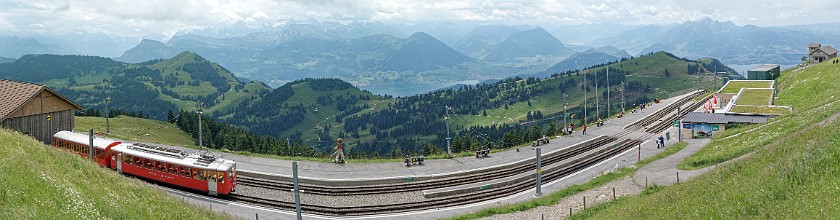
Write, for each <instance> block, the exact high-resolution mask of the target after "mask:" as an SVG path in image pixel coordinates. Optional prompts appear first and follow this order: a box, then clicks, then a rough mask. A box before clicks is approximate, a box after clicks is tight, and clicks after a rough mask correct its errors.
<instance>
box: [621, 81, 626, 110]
mask: <svg viewBox="0 0 840 220" xmlns="http://www.w3.org/2000/svg"><path fill="white" fill-rule="evenodd" d="M624 90H625V88H624V81H621V112H624V110H625V108H624Z"/></svg>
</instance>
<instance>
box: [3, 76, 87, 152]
mask: <svg viewBox="0 0 840 220" xmlns="http://www.w3.org/2000/svg"><path fill="white" fill-rule="evenodd" d="M81 109H82V108H81V107H79V105H77V104H76V103H73V102H72V101H70V100H68V99H67V98H64V97H63V96H61V95H59V94H58V93H56V92H55V91H53V90H52V89H50V88H49V87H47V86H44V85H38V84H32V83H25V82H16V81H11V80H4V79H0V127H4V128H8V129H12V130H16V131H18V132H21V133H24V134H27V135H30V136H32V137H34V138H35V139H38V140H39V141H41V142H44V143H47V144H51V143H52V135H53V134H55V133H56V132H58V131H62V130H67V131H72V130H73V128H74V127H75V125H76V123H75V117H74V116H75V114H76V111H77V110H81Z"/></svg>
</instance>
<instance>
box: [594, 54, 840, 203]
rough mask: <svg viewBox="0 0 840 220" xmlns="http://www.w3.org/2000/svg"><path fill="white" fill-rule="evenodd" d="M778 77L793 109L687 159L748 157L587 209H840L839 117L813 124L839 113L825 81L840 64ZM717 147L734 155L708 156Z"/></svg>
mask: <svg viewBox="0 0 840 220" xmlns="http://www.w3.org/2000/svg"><path fill="white" fill-rule="evenodd" d="M828 63H830V62H828ZM782 75H783V76H782V77H781V78H780V79H779V80H780V83H781V84H780V85H781V88H782V90H781V94H780V98H779V99H778V100H777V103H778V104H780V105H790V106H794V108H796V109H797V111H796V112H794V113H792V114H791V115H788V116H783V117H782V118H780V119H778V120H779V121H778V122H777V123H775V124H772V125H767V126H764V127H762V128H760V129H758V130H756V131H753V132H748V133H742V134H740V135H739V136H737V137H732V138H729V139H726V140H725V141H720V140H714V141H713V142H712V144H711V145H709V146H707V147H706V148H704V149H703V150H701V152H698V153H697V154H696V155H694V156H692V158H695V157H700V158H708V159H713V158H720V159H726V158H732V157H735V156H738V155H742V154H744V153H746V152H750V151H753V150H754V151H755V153H754V154H753V155H751V156H750V157H748V158H746V159H744V160H741V161H736V162H733V163H732V164H729V165H726V166H723V167H721V168H719V169H716V170H714V171H712V172H710V173H708V174H705V175H703V176H701V177H699V178H696V179H695V180H692V181H688V182H684V183H681V184H677V185H675V186H672V187H667V188H665V189H662V190H661V191H659V192H655V193H651V194H648V195H642V196H636V197H631V198H628V199H625V200H621V201H618V202H615V203H614V204H611V205H609V207H605V208H603V209H602V210H601V211H599V212H596V213H589V214H593V215H595V216H594V218H597V219H651V218H656V219H684V218H686V217H689V218H697V219H709V218H715V219H720V218H728V219H748V218H778V219H825V218H827V217H830V216H834V214H836V213H840V200H837V199H836V198H838V197H840V190H837V189H840V176H838V175H837V172H838V171H840V169H838V165H837V163H836V162H837V161H840V142H838V140H840V121H834V122H832V123H829V124H827V125H826V126H825V127H817V126H814V124H815V123H816V122H820V121H822V120H824V119H825V118H828V117H830V116H831V115H834V114H835V113H837V112H840V102H838V101H839V100H840V97H836V94H840V93H838V92H840V83H836V81H833V80H830V79H832V78H836V77H837V76H838V75H840V67H838V66H837V65H829V64H821V65H814V66H812V67H810V68H809V69H807V70H806V71H802V72H785V73H783V74H782ZM816 88H820V89H816ZM827 103H828V104H827ZM741 145H749V146H748V147H746V148H748V149H744V148H745V147H743V146H741ZM711 148H715V149H711ZM709 149H711V150H709ZM721 151H727V152H740V153H737V154H728V153H724V155H719V156H712V157H709V155H712V154H714V152H721ZM698 155H700V156H698ZM689 159H691V158H689ZM720 161H723V160H713V162H715V163H716V162H720ZM709 164H711V163H709ZM582 217H587V216H582Z"/></svg>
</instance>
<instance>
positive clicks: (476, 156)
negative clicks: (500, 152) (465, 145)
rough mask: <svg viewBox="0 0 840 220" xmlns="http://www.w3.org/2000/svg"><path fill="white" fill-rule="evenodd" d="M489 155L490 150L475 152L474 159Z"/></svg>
mask: <svg viewBox="0 0 840 220" xmlns="http://www.w3.org/2000/svg"><path fill="white" fill-rule="evenodd" d="M489 155H490V148H484V149H478V150H475V158H479V157H487V156H489Z"/></svg>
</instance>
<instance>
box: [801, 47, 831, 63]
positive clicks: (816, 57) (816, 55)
mask: <svg viewBox="0 0 840 220" xmlns="http://www.w3.org/2000/svg"><path fill="white" fill-rule="evenodd" d="M835 57H837V49H834V47H831V46H825V47H823V46H822V45H820V44H819V43H811V44H808V60H809V61H810V62H811V63H812V64H817V63H822V62H823V61H826V60H829V59H833V58H835Z"/></svg>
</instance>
